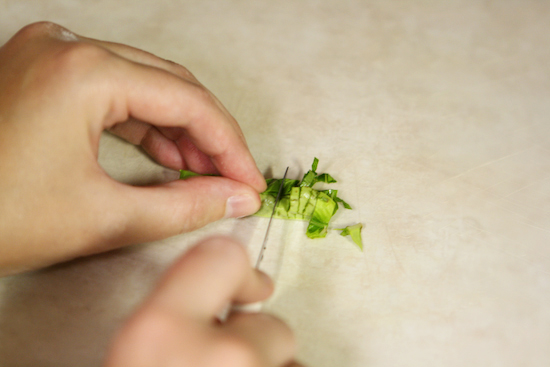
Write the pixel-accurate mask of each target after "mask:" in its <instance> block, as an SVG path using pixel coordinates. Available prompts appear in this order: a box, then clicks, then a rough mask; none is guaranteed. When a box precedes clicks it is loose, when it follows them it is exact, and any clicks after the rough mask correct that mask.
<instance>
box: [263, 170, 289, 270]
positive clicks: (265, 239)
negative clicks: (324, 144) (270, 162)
mask: <svg viewBox="0 0 550 367" xmlns="http://www.w3.org/2000/svg"><path fill="white" fill-rule="evenodd" d="M287 173H288V167H287V168H286V170H285V174H284V175H283V179H282V180H281V186H279V191H278V192H277V197H276V198H275V204H274V205H273V211H272V212H271V217H270V218H269V222H268V223H267V229H266V230H265V236H264V240H263V242H262V247H261V249H260V254H259V255H258V259H257V260H256V266H255V268H256V269H259V268H260V263H261V262H262V260H263V258H264V252H265V249H266V248H267V238H268V235H269V229H270V228H271V222H272V221H273V216H274V215H275V210H276V209H277V204H278V203H279V200H280V199H281V194H282V193H283V188H284V187H285V180H286V174H287Z"/></svg>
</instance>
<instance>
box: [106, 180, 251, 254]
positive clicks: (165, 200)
mask: <svg viewBox="0 0 550 367" xmlns="http://www.w3.org/2000/svg"><path fill="white" fill-rule="evenodd" d="M113 200H114V201H116V202H118V205H117V207H118V208H119V210H120V211H121V213H120V214H121V215H122V216H123V217H124V226H123V228H124V230H123V233H119V234H118V235H119V236H120V237H119V238H117V239H116V241H117V242H118V245H119V246H120V245H125V244H131V243H140V242H148V241H154V240H158V239H162V238H166V237H170V236H173V235H176V234H180V233H184V232H189V231H192V230H195V229H198V228H200V227H203V226H205V225H206V224H208V223H211V222H214V221H216V220H218V219H221V218H236V217H242V216H246V215H251V214H254V213H255V212H256V211H257V210H258V209H259V208H260V205H261V201H260V197H259V195H258V192H257V191H256V190H254V189H253V188H252V187H250V186H248V185H246V184H243V183H241V182H238V181H234V180H231V179H228V178H224V177H191V178H189V179H186V180H177V181H173V182H170V183H166V184H162V185H157V186H149V187H132V186H127V185H123V184H119V183H117V185H116V188H115V192H113ZM117 237H118V236H117Z"/></svg>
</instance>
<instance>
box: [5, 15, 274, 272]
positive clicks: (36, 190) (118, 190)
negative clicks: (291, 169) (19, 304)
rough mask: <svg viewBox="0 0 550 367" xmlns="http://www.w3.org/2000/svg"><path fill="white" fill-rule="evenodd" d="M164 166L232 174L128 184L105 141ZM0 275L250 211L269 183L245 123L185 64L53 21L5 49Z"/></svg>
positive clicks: (27, 31) (25, 31) (32, 29)
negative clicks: (114, 175) (122, 141)
mask: <svg viewBox="0 0 550 367" xmlns="http://www.w3.org/2000/svg"><path fill="white" fill-rule="evenodd" d="M105 129H110V130H111V131H113V132H114V133H117V134H118V135H120V136H122V137H124V138H126V139H128V140H129V141H130V142H132V143H135V144H140V145H141V146H142V147H143V148H144V149H145V150H146V151H147V152H149V153H150V154H151V155H152V156H153V157H154V158H155V159H156V160H157V161H158V162H159V163H161V164H163V165H165V166H167V167H170V168H173V169H180V168H186V169H191V170H194V171H197V172H202V173H207V172H208V173H217V174H219V175H221V176H222V177H198V178H193V179H189V180H185V181H177V182H171V183H168V184H165V185H159V186H155V187H130V186H127V185H123V184H121V183H119V182H115V181H114V180H112V179H111V178H109V177H108V176H107V175H106V174H105V172H104V171H103V170H102V169H101V168H100V167H99V165H98V163H97V153H98V144H99V139H100V135H101V132H102V131H103V130H105ZM0 177H1V179H0V269H1V270H0V274H1V273H2V272H3V273H13V272H16V271H22V270H26V269H29V268H36V267H40V266H45V265H49V264H51V263H54V262H58V261H62V260H67V259H71V258H74V257H78V256H82V255H87V254H91V253H96V252H100V251H106V250H109V249H112V248H115V247H118V246H123V245H127V244H131V243H136V242H146V241H152V240H156V239H160V238H163V237H168V236H171V235H175V234H178V233H182V232H186V231H190V230H193V229H196V228H198V227H201V226H203V225H205V224H207V223H209V222H212V221H215V220H217V219H220V218H222V217H224V216H226V217H236V216H243V215H248V214H252V213H253V212H255V211H256V210H257V209H258V208H259V206H260V200H259V196H258V192H261V191H262V190H264V189H265V181H264V179H263V177H262V175H261V173H260V172H259V171H258V169H257V167H256V165H255V163H254V160H253V158H252V156H251V154H250V152H249V150H248V148H247V145H246V142H245V140H244V137H243V135H242V132H241V131H240V129H239V126H238V124H237V122H236V121H235V120H234V119H233V118H232V117H231V115H230V114H229V113H228V112H227V111H226V110H225V109H224V108H223V106H222V105H221V104H220V103H219V102H218V101H217V100H216V98H215V97H214V96H213V95H212V94H211V93H210V92H209V91H208V90H207V89H206V88H205V87H204V86H202V85H201V84H200V83H199V82H198V81H197V80H196V79H195V78H194V77H193V75H192V74H191V73H189V72H188V71H187V70H186V69H185V68H183V67H182V66H179V65H176V64H174V63H171V62H168V61H165V60H162V59H160V58H158V57H156V56H154V55H151V54H149V53H146V52H144V51H140V50H137V49H134V48H131V47H128V46H124V45H120V44H113V43H108V42H101V41H97V40H92V39H88V38H84V37H81V36H78V35H75V34H73V33H71V32H70V31H68V30H66V29H64V28H62V27H60V26H57V25H55V24H51V23H37V24H33V25H30V26H27V27H25V28H23V29H22V30H21V31H19V32H18V33H17V34H16V35H15V36H14V37H13V38H12V39H11V40H10V41H8V43H6V44H5V45H4V46H3V47H2V48H0Z"/></svg>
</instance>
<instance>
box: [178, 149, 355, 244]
mask: <svg viewBox="0 0 550 367" xmlns="http://www.w3.org/2000/svg"><path fill="white" fill-rule="evenodd" d="M318 164H319V160H318V159H317V158H315V159H314V160H313V164H312V165H311V170H309V171H307V172H306V173H305V174H304V177H303V178H302V180H300V181H299V180H292V179H285V182H284V187H283V191H282V192H281V197H280V199H279V202H278V203H277V207H276V208H275V214H274V215H273V218H278V219H289V220H303V221H309V224H308V226H307V230H306V235H307V236H308V237H309V238H323V237H325V236H326V235H327V231H328V229H329V222H330V220H331V219H332V217H333V216H334V214H336V212H337V211H338V209H339V205H342V206H343V207H344V208H346V209H351V206H350V205H349V204H348V203H346V202H345V201H344V200H342V199H340V198H339V197H338V195H337V194H338V190H334V189H329V190H316V189H314V188H313V186H314V185H315V184H316V183H318V182H322V183H335V182H336V180H335V179H334V178H333V177H332V176H331V175H329V174H328V173H321V174H318V173H317V172H316V171H317V165H318ZM192 176H197V174H196V173H194V172H190V171H185V170H182V171H180V178H181V179H186V178H189V177H192ZM282 181H283V179H276V178H269V179H267V180H266V183H267V189H266V190H265V191H264V192H262V193H261V194H260V198H261V200H262V206H261V208H260V210H259V211H258V212H256V214H254V215H255V216H259V217H268V218H269V217H271V214H272V213H273V205H274V204H275V201H276V198H277V194H278V192H279V188H280V187H281V183H282ZM362 228H363V226H362V225H361V223H358V224H355V225H352V226H348V227H345V228H340V229H339V230H340V231H341V233H340V234H341V235H342V236H350V237H351V239H352V240H353V242H355V243H356V244H357V246H359V248H360V249H363V242H362V239H361V229H362Z"/></svg>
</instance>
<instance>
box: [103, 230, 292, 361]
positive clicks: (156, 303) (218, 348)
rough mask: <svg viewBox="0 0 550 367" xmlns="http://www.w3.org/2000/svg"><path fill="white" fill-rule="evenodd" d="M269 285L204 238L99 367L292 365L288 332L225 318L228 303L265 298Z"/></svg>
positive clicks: (237, 250)
mask: <svg viewBox="0 0 550 367" xmlns="http://www.w3.org/2000/svg"><path fill="white" fill-rule="evenodd" d="M272 291H273V284H272V282H271V280H270V279H269V278H268V277H267V276H266V275H265V274H264V273H261V272H259V271H257V270H255V269H253V268H251V267H250V265H249V260H248V257H247V255H246V253H245V251H244V249H243V247H242V246H241V245H240V244H238V243H236V242H235V241H233V240H231V239H228V238H220V237H218V238H211V239H208V240H205V241H203V242H202V243H200V244H199V245H197V246H196V247H194V248H192V249H191V250H190V251H189V252H187V253H186V254H185V255H184V256H183V257H182V258H181V259H180V260H179V261H177V262H176V264H175V265H174V266H173V267H172V268H171V269H170V270H169V271H168V273H167V275H166V276H165V277H164V279H163V280H162V281H161V282H160V284H159V286H158V287H157V289H156V290H155V291H154V292H153V294H152V295H151V296H150V298H149V299H148V300H147V301H146V302H145V303H144V304H143V306H142V307H141V308H140V309H139V310H138V311H137V312H136V313H135V314H134V315H133V316H132V317H131V318H130V320H129V321H128V322H127V323H126V324H125V325H124V326H123V328H122V330H121V331H120V333H119V334H118V336H117V337H116V339H115V341H114V343H113V345H112V348H111V350H110V353H109V354H108V357H107V361H106V365H105V366H106V367H138V366H139V367H167V366H180V367H221V366H223V367H260V366H266V367H267V366H269V367H299V366H300V365H299V364H298V363H296V362H295V361H294V354H295V344H294V340H293V336H292V333H291V331H290V329H289V328H288V327H287V326H286V325H285V324H284V323H283V322H282V321H280V320H278V319H276V318H274V317H272V316H268V315H266V314H261V313H231V314H230V315H229V317H228V318H227V320H226V321H225V322H220V321H219V320H218V318H217V315H219V314H220V313H221V312H222V311H223V310H224V309H225V308H226V307H227V305H229V304H231V303H237V304H245V303H252V302H258V301H261V300H264V299H266V298H267V297H268V296H269V295H270V294H271V293H272Z"/></svg>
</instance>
